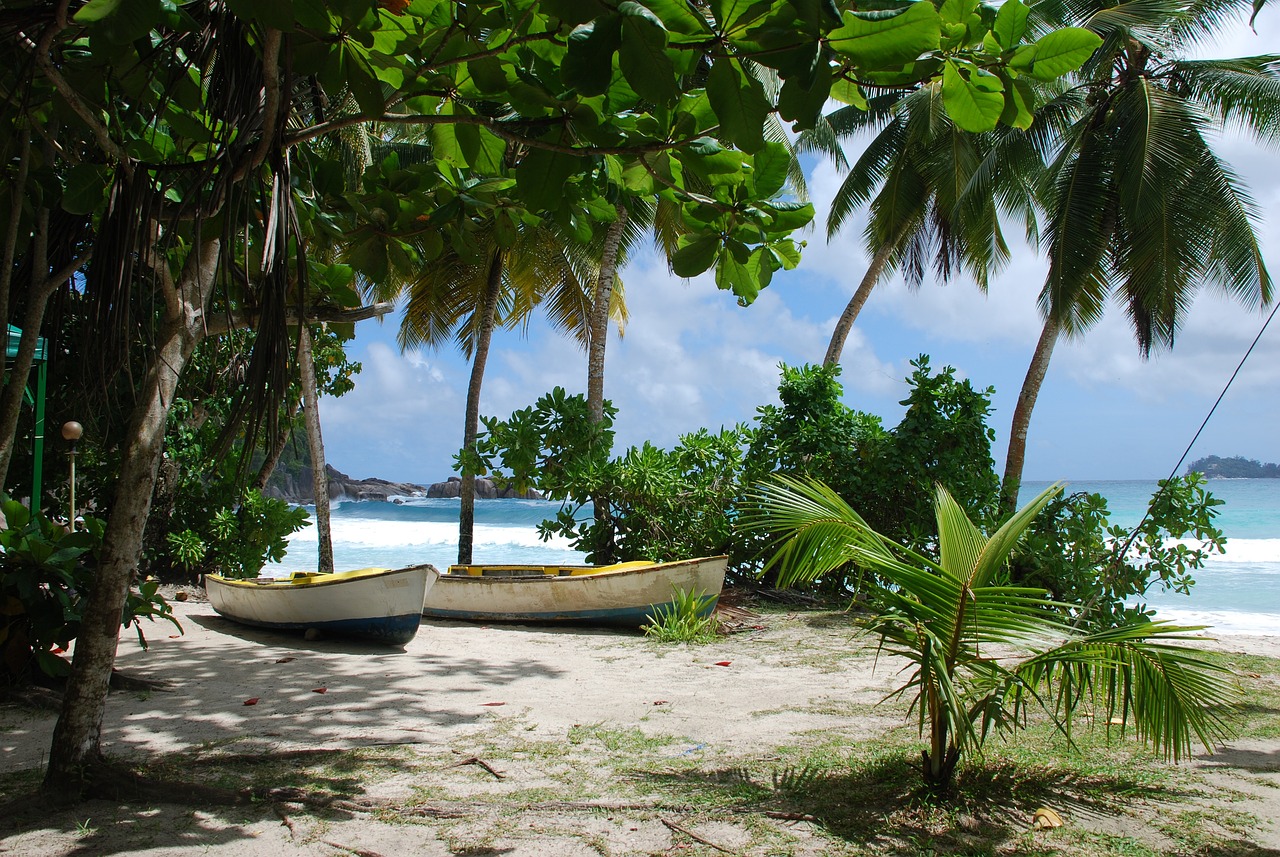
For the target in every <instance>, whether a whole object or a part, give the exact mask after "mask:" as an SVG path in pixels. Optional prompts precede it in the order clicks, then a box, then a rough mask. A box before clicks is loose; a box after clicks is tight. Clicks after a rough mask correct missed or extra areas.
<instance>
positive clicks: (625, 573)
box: [436, 554, 729, 585]
mask: <svg viewBox="0 0 1280 857" xmlns="http://www.w3.org/2000/svg"><path fill="white" fill-rule="evenodd" d="M717 560H723V561H724V563H725V565H726V567H727V566H728V563H729V556H728V554H719V555H716V556H703V557H696V558H694V559H677V560H671V561H669V562H655V563H650V564H649V565H644V566H640V567H639V568H624V569H619V570H617V571H608V570H606V569H608V568H609V566H600V568H601V569H602V570H601V571H599V572H596V573H594V574H546V573H542V574H528V575H518V576H517V575H490V576H487V577H486V576H485V575H483V574H453V573H451V572H449V571H442V572H440V578H439V579H438V580H437V581H436V585H439V584H440V583H442V582H444V581H449V582H451V583H458V582H461V581H467V582H469V583H477V582H486V583H493V584H504V583H505V584H512V583H532V582H534V581H541V582H543V583H550V582H552V581H561V582H567V581H571V580H578V581H582V580H599V579H602V578H609V579H610V580H616V579H618V578H621V577H629V576H633V575H639V574H651V573H653V572H654V571H655V570H657V569H669V568H677V567H679V566H684V565H694V564H699V563H705V562H714V561H717ZM523 565H527V567H529V568H552V567H555V568H592V566H589V565H581V566H579V565H573V564H564V565H557V566H552V565H539V564H537V563H527V564H522V563H476V562H473V563H470V564H469V565H466V566H462V567H464V568H466V567H475V566H480V567H489V568H520V567H522V566H523ZM454 567H455V566H450V568H451V569H452V568H454Z"/></svg>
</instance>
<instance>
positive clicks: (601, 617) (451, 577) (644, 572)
mask: <svg viewBox="0 0 1280 857" xmlns="http://www.w3.org/2000/svg"><path fill="white" fill-rule="evenodd" d="M727 564H728V557H723V556H714V557H703V558H701V559H689V560H682V561H679V562H658V563H655V562H647V561H642V562H624V563H619V564H617V565H606V566H588V565H551V566H541V565H466V566H459V565H455V566H451V567H450V568H449V571H448V573H447V574H442V575H440V579H439V580H438V581H436V584H435V586H433V587H431V589H430V590H429V591H428V592H427V599H426V602H425V604H424V605H423V608H422V612H423V614H424V615H426V616H428V617H430V618H433V619H464V620H469V621H476V622H493V621H497V622H577V623H590V624H606V625H625V626H630V627H637V626H640V625H644V624H647V623H648V622H650V621H651V619H652V617H653V616H654V615H655V613H656V611H657V610H659V609H660V608H666V609H670V607H671V605H672V603H673V599H674V596H675V591H676V590H683V591H684V592H686V593H688V592H694V593H697V594H699V595H702V596H707V597H708V600H707V602H706V606H705V607H704V608H703V612H704V613H710V612H711V611H712V610H713V609H715V604H716V601H717V599H719V597H720V590H721V588H722V587H723V586H724V571H725V566H726V565H727Z"/></svg>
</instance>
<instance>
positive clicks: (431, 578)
mask: <svg viewBox="0 0 1280 857" xmlns="http://www.w3.org/2000/svg"><path fill="white" fill-rule="evenodd" d="M439 576H440V572H439V571H437V570H436V568H435V566H433V565H414V566H409V567H407V568H397V569H385V568H361V569H357V570H356V571H340V572H335V573H332V574H319V573H315V572H294V573H293V574H291V575H289V576H288V577H258V578H253V579H249V580H235V579H232V578H228V577H222V576H221V575H217V574H208V575H205V579H204V580H205V592H207V593H208V595H209V603H210V605H211V606H212V607H213V609H214V610H216V611H217V612H218V613H219V614H220V615H222V616H225V617H226V618H228V619H230V620H231V621H233V622H239V623H241V624H242V625H253V626H255V627H259V628H276V629H281V630H299V631H310V630H313V629H314V630H316V631H320V632H322V633H326V634H333V635H336V636H343V637H357V638H361V639H367V640H374V641H376V642H379V643H388V644H390V645H397V646H400V645H404V644H405V643H407V642H409V641H410V640H412V639H413V637H414V635H415V634H417V633H418V626H419V624H420V623H421V621H422V603H423V600H424V598H425V597H426V594H427V592H429V591H430V590H431V587H432V584H434V583H435V582H436V579H437V578H438V577H439Z"/></svg>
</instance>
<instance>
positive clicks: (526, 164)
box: [516, 149, 581, 209]
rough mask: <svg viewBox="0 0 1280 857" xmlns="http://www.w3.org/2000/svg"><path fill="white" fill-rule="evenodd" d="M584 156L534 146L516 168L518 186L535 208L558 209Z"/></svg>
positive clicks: (526, 200) (524, 197) (529, 203)
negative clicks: (567, 183)
mask: <svg viewBox="0 0 1280 857" xmlns="http://www.w3.org/2000/svg"><path fill="white" fill-rule="evenodd" d="M579 166H581V159H580V158H576V157H574V156H573V155H566V154H564V153H562V152H552V151H550V150H548V149H533V150H532V151H530V152H529V154H527V155H525V156H524V158H523V159H522V160H521V161H520V165H519V166H517V167H516V188H517V189H518V190H519V191H520V196H521V197H522V198H523V199H524V201H525V202H526V203H528V205H529V208H531V209H554V208H556V207H557V206H558V205H559V203H560V200H561V199H562V198H563V197H564V186H565V183H566V182H568V180H569V177H570V176H571V175H573V174H574V173H575V172H577V170H578V168H579Z"/></svg>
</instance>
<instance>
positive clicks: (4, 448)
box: [0, 210, 84, 512]
mask: <svg viewBox="0 0 1280 857" xmlns="http://www.w3.org/2000/svg"><path fill="white" fill-rule="evenodd" d="M47 227H48V212H47V210H46V211H45V217H44V218H43V220H42V222H41V224H40V225H39V226H38V227H37V235H36V240H35V241H34V245H35V246H33V248H32V255H33V259H32V262H33V265H32V268H33V274H32V281H31V287H30V293H29V294H28V296H27V308H26V312H25V313H24V314H23V318H22V338H21V339H19V340H18V353H17V355H16V356H15V357H14V360H13V367H12V369H10V371H9V383H8V384H6V385H5V387H4V392H3V393H0V487H3V486H4V484H5V482H7V481H8V479H9V463H10V462H11V461H12V460H13V447H14V444H15V443H16V442H17V434H18V418H19V416H21V414H22V392H23V390H24V389H26V386H27V378H28V377H29V376H30V374H31V367H32V365H33V364H34V363H35V356H36V345H37V344H38V343H39V340H40V328H41V326H42V325H43V324H44V313H45V308H46V306H47V305H48V303H49V297H50V296H51V295H52V294H53V293H54V292H55V291H57V289H58V286H60V285H62V284H63V283H64V282H66V281H67V280H68V279H70V278H71V275H72V274H74V273H75V272H76V271H77V270H79V268H80V267H81V266H82V265H83V264H84V259H83V258H79V259H76V260H74V261H72V262H71V263H70V264H68V265H67V266H66V267H64V268H63V269H62V270H60V271H56V272H54V273H53V274H50V273H49V271H48V254H47V253H46V252H45V250H46V247H47V245H46V241H47V239H46V238H45V237H44V235H43V234H42V233H45V230H46V229H47ZM6 335H7V334H6ZM39 509H40V498H39V497H32V498H31V510H32V511H33V512H35V511H39Z"/></svg>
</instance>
